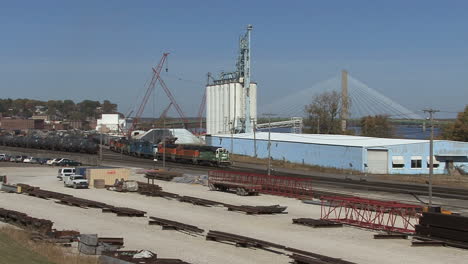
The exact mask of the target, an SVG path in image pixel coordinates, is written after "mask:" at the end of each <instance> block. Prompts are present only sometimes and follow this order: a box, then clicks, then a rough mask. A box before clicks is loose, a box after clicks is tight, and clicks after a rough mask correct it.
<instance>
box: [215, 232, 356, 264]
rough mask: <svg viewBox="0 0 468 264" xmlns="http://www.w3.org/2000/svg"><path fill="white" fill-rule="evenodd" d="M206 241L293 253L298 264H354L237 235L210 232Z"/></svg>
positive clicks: (292, 256) (279, 252)
mask: <svg viewBox="0 0 468 264" xmlns="http://www.w3.org/2000/svg"><path fill="white" fill-rule="evenodd" d="M206 240H211V241H217V242H224V243H232V244H234V245H236V246H239V247H252V248H259V249H265V250H268V251H270V252H274V253H278V254H287V253H285V252H288V254H289V253H293V254H292V255H289V256H290V258H292V259H293V261H294V263H297V264H309V263H310V264H354V263H353V262H349V261H346V260H342V259H339V258H332V257H328V256H323V255H320V254H316V253H312V252H308V251H304V250H300V249H295V248H290V247H286V246H283V245H280V244H276V243H272V242H268V241H265V240H259V239H255V238H251V237H246V236H240V235H236V234H230V233H225V232H220V231H212V230H210V231H209V232H208V234H207V235H206Z"/></svg>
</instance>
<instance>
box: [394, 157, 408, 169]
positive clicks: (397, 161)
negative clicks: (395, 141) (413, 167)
mask: <svg viewBox="0 0 468 264" xmlns="http://www.w3.org/2000/svg"><path fill="white" fill-rule="evenodd" d="M404 167H405V158H404V157H403V156H393V157H392V168H394V169H402V168H404Z"/></svg>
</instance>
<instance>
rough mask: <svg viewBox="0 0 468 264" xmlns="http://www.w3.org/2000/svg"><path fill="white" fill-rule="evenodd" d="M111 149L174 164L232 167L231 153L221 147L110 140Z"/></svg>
mask: <svg viewBox="0 0 468 264" xmlns="http://www.w3.org/2000/svg"><path fill="white" fill-rule="evenodd" d="M109 148H110V149H111V150H113V151H115V152H121V153H123V154H126V155H131V156H136V157H142V158H156V159H158V160H162V159H164V158H165V159H166V160H169V161H173V162H180V163H191V164H199V165H211V166H218V167H221V166H229V165H231V156H230V154H229V151H227V150H226V149H224V148H221V147H211V146H201V145H188V144H174V143H173V141H171V142H168V143H166V144H163V143H159V144H153V143H151V142H149V141H145V140H126V139H113V140H110V143H109Z"/></svg>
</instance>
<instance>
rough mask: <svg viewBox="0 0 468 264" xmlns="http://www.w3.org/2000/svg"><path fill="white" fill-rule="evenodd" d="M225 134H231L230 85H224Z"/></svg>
mask: <svg viewBox="0 0 468 264" xmlns="http://www.w3.org/2000/svg"><path fill="white" fill-rule="evenodd" d="M223 131H224V132H223V133H224V134H227V133H229V84H225V85H223Z"/></svg>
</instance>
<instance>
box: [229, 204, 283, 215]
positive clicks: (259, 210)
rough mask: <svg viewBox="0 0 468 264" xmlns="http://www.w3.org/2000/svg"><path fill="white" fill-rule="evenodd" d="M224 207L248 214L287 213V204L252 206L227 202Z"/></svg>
mask: <svg viewBox="0 0 468 264" xmlns="http://www.w3.org/2000/svg"><path fill="white" fill-rule="evenodd" d="M224 207H226V208H227V209H228V211H240V212H244V213H246V214H287V212H285V210H286V208H287V207H286V206H279V205H270V206H250V205H240V206H237V205H230V204H225V205H224Z"/></svg>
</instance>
